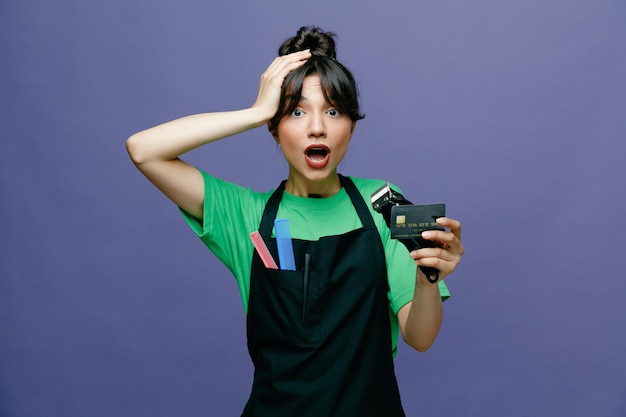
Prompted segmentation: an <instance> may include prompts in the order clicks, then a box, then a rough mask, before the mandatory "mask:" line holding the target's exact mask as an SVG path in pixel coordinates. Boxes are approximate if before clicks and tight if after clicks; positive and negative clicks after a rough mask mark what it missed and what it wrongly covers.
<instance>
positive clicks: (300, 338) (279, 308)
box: [248, 269, 321, 346]
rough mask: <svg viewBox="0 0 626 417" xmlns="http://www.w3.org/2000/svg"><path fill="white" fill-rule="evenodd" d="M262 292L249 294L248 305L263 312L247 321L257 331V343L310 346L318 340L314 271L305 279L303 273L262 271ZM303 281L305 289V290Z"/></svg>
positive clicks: (255, 333)
mask: <svg viewBox="0 0 626 417" xmlns="http://www.w3.org/2000/svg"><path fill="white" fill-rule="evenodd" d="M263 275H264V276H263V277H259V278H260V279H264V280H266V282H265V283H264V285H263V286H262V288H263V289H262V290H261V291H259V292H256V293H251V294H250V297H251V298H250V302H251V303H256V302H259V303H260V304H259V305H261V306H266V307H265V308H259V309H257V310H256V311H255V316H256V317H249V318H248V320H252V321H253V322H254V325H255V326H256V327H257V329H256V331H255V332H254V339H255V340H256V341H257V342H270V343H276V342H278V343H289V344H294V345H298V346H310V345H314V344H317V343H319V341H320V338H321V330H320V327H321V326H320V319H321V315H320V314H319V287H318V283H317V279H316V278H317V276H316V273H315V271H310V272H309V274H308V279H306V278H305V276H306V275H307V274H305V273H304V271H302V270H299V271H286V270H280V269H266V270H265V273H264V274H263ZM305 281H308V282H306V284H307V285H306V287H305V285H304V284H305Z"/></svg>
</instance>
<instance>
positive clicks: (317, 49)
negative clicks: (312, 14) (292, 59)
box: [278, 26, 337, 59]
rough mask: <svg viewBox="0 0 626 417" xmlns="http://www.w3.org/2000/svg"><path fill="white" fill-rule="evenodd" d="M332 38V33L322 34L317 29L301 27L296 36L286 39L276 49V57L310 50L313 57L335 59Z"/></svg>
mask: <svg viewBox="0 0 626 417" xmlns="http://www.w3.org/2000/svg"><path fill="white" fill-rule="evenodd" d="M334 36H335V34H334V33H331V32H324V31H323V30H321V29H320V28H318V27H314V26H302V27H301V28H300V30H298V33H297V34H296V36H294V37H292V38H289V39H287V40H286V41H285V42H283V44H282V45H281V46H280V48H278V55H281V56H282V55H287V54H291V53H294V52H298V51H304V50H305V49H310V50H311V55H313V56H317V57H321V58H332V59H335V58H336V57H337V51H335V40H334V39H333V37H334Z"/></svg>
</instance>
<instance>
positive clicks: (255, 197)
mask: <svg viewBox="0 0 626 417" xmlns="http://www.w3.org/2000/svg"><path fill="white" fill-rule="evenodd" d="M200 172H201V173H202V176H203V178H204V188H205V190H204V214H203V216H204V217H203V219H202V220H201V221H199V220H198V219H196V218H195V217H193V216H191V215H189V214H188V213H186V212H184V211H182V213H183V216H184V218H185V220H186V221H187V223H188V224H189V226H190V227H191V228H192V230H193V231H194V232H195V233H196V234H197V235H198V237H200V239H201V240H202V241H203V242H204V244H205V245H206V246H207V247H208V248H209V249H210V250H211V252H213V253H214V254H215V256H217V257H218V259H219V260H220V261H221V262H223V263H224V265H226V267H227V268H228V269H229V270H230V271H231V272H232V274H233V275H234V277H235V279H236V280H237V285H238V286H239V293H240V295H241V300H242V302H243V307H244V311H246V313H247V311H248V296H249V293H250V268H251V265H252V255H253V251H254V247H253V245H252V241H251V240H250V238H249V235H250V233H251V232H253V231H255V230H257V229H258V227H259V223H260V221H261V217H262V215H263V210H264V208H265V204H266V203H267V200H268V199H269V197H270V196H271V194H272V192H273V190H272V191H269V192H266V193H259V192H255V191H253V190H251V189H249V188H245V187H241V186H239V185H236V184H233V183H230V182H227V181H223V180H220V179H218V178H214V177H212V176H210V175H209V174H207V173H206V172H203V171H200ZM350 178H351V179H352V181H353V182H354V184H355V185H356V187H357V189H358V190H359V192H360V193H361V195H362V196H363V198H364V200H365V202H366V203H367V202H369V199H370V196H371V194H372V193H373V192H374V191H376V190H377V189H379V188H380V187H382V186H383V184H384V183H385V182H384V181H382V180H372V179H364V178H355V177H350ZM394 188H395V187H394ZM366 205H367V206H368V207H369V209H370V212H371V213H372V217H373V218H374V223H375V224H376V227H377V228H378V231H379V233H380V236H381V240H382V242H383V249H384V252H385V259H386V263H387V275H388V276H387V280H388V283H389V292H388V298H389V317H390V321H391V333H392V334H391V336H392V347H393V352H394V355H395V353H396V348H397V339H398V319H397V316H396V314H397V312H398V310H399V309H400V308H401V307H402V306H404V305H405V304H406V303H408V302H409V301H411V300H412V299H413V291H414V288H415V272H416V268H417V267H416V265H415V262H414V261H413V259H412V258H411V257H410V256H409V254H408V252H407V250H406V248H405V247H404V245H402V244H401V243H400V242H398V241H397V240H394V239H391V238H390V236H389V228H388V227H387V225H386V224H385V221H384V219H383V217H382V216H381V215H380V214H378V213H376V212H374V210H373V209H372V208H371V205H370V204H366ZM276 218H284V219H289V226H290V229H291V235H292V237H293V238H294V239H304V240H318V239H319V238H320V237H322V236H332V235H339V234H343V233H346V232H349V231H351V230H354V229H358V228H360V227H361V226H362V225H361V221H360V219H359V217H358V214H357V212H356V210H355V209H354V206H353V204H352V201H351V200H350V197H349V196H348V194H347V193H346V191H345V189H343V188H342V189H341V191H339V192H338V193H337V194H335V195H333V196H332V197H328V198H306V197H297V196H294V195H292V194H289V193H288V192H287V191H285V192H284V194H283V198H282V201H281V203H280V206H279V208H278V214H277V215H276ZM439 291H440V294H441V297H442V299H443V300H445V299H447V298H448V297H449V296H450V293H449V292H448V289H447V287H446V285H445V284H444V283H443V281H440V282H439Z"/></svg>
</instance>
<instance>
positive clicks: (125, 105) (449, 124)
mask: <svg viewBox="0 0 626 417" xmlns="http://www.w3.org/2000/svg"><path fill="white" fill-rule="evenodd" d="M372 4H375V5H369V4H368V2H361V1H337V0H334V1H327V0H323V1H311V2H294V1H290V2H286V1H285V2H283V1H233V2H226V1H222V2H214V1H213V2H209V1H198V0H180V1H176V2H173V1H172V2H154V1H147V0H143V1H140V0H134V1H128V0H124V1H121V0H109V1H100V2H87V1H78V0H76V1H63V0H59V1H55V2H47V1H42V0H33V1H21V0H2V1H0V105H1V107H0V132H1V135H2V141H1V144H2V146H1V150H0V152H1V154H2V162H1V163H0V196H1V197H0V198H1V200H0V415H1V416H3V417H4V416H6V417H13V416H20V417H30V416H37V417H39V416H64V417H67V416H90V417H96V416H117V417H125V416H147V415H150V416H189V417H192V416H235V415H239V413H240V412H241V410H242V407H243V405H244V403H245V401H246V399H247V395H248V393H249V389H250V385H251V372H252V370H251V366H250V361H249V359H248V356H247V351H246V345H245V324H244V320H245V319H244V314H243V310H242V307H241V304H240V300H239V296H238V293H237V289H236V286H235V282H234V280H233V279H232V278H231V277H230V275H229V273H228V271H227V270H226V268H225V267H223V266H222V265H221V264H219V262H218V261H217V260H216V259H215V257H214V256H213V255H212V254H211V253H210V252H208V250H206V249H205V247H204V246H203V245H202V243H201V242H200V241H199V240H197V239H196V238H195V237H194V235H193V233H192V232H191V231H190V230H189V229H188V228H187V226H186V225H185V224H184V222H183V220H182V219H181V218H180V216H179V214H178V212H177V209H176V207H174V205H173V204H172V203H170V202H169V201H168V200H166V199H165V198H164V197H163V196H162V195H160V194H159V192H158V191H157V190H156V189H154V188H153V187H152V186H151V185H150V184H149V183H148V182H147V181H146V180H145V179H144V178H143V177H142V176H141V175H140V174H139V172H138V171H136V169H135V168H134V167H133V166H132V164H131V162H130V160H129V159H128V157H127V155H126V151H125V147H124V142H125V140H126V138H127V137H128V136H129V135H130V134H132V133H134V132H136V131H139V130H142V129H144V128H147V127H149V126H152V125H155V124H157V123H160V122H164V121H167V120H170V119H173V118H176V117H179V116H184V115H188V114H191V113H197V112H205V111H216V110H230V109H237V108H242V107H245V106H248V105H250V104H251V103H252V102H253V101H254V99H255V98H256V91H257V86H258V80H259V76H260V74H261V73H262V72H263V70H264V69H265V67H266V66H267V65H268V64H269V63H270V62H271V60H272V59H273V57H274V55H275V53H276V52H275V51H276V49H277V47H278V45H279V44H280V42H282V40H284V39H285V38H286V37H287V36H290V35H292V34H293V33H295V31H296V30H297V28H298V27H299V26H301V25H305V24H316V25H320V26H322V27H323V28H325V29H327V30H332V31H335V32H337V33H338V35H339V37H338V48H339V50H338V52H339V58H340V59H341V60H342V61H343V62H344V63H345V64H346V65H348V66H349V67H350V68H351V69H352V70H353V71H354V73H355V76H356V77H357V79H358V81H359V83H360V87H361V92H362V101H363V106H364V110H365V112H366V113H367V117H366V119H364V120H363V121H361V122H359V125H358V127H357V131H356V134H355V137H354V138H353V141H352V144H351V149H350V151H349V153H348V155H347V157H346V159H345V161H344V162H343V164H342V166H341V167H340V170H341V172H343V173H344V174H350V175H357V176H366V177H377V178H384V179H388V180H390V181H392V182H395V183H397V184H398V185H399V186H400V187H401V188H402V189H403V191H404V193H405V195H406V196H407V197H408V198H409V199H411V200H413V201H414V202H423V203H427V202H438V201H445V202H446V203H447V204H448V213H449V215H450V216H451V217H455V218H458V219H460V220H462V222H463V227H464V229H463V233H464V244H465V247H466V256H465V257H464V260H463V263H462V264H461V266H460V267H459V269H458V270H457V272H456V273H455V274H454V275H453V276H451V277H450V278H449V279H448V280H447V281H446V282H447V283H448V286H449V287H450V289H451V291H452V292H453V297H452V298H451V299H450V300H449V301H448V302H447V303H446V308H445V310H446V312H445V323H444V326H443V328H442V331H441V334H440V336H439V339H438V340H437V342H436V343H435V345H434V346H433V347H432V349H431V350H430V351H428V352H427V353H424V354H418V353H414V352H410V351H409V350H408V349H407V348H406V347H405V346H404V345H403V344H402V343H401V344H400V352H399V354H398V357H397V360H396V367H397V373H398V378H399V382H400V385H401V390H402V394H403V400H404V403H405V407H406V411H407V414H408V415H410V416H416V415H422V416H433V417H434V416H451V415H455V416H464V417H466V416H481V417H482V416H508V417H521V416H568V417H571V416H607V417H609V416H615V417H621V416H624V415H625V414H626V396H625V395H624V394H625V392H626V359H625V352H626V320H625V319H626V314H625V313H626V309H625V308H624V294H625V291H626V283H625V279H624V278H625V277H624V273H623V268H622V267H621V266H622V264H623V258H624V249H625V248H626V242H625V238H624V236H625V231H626V230H625V227H624V214H625V213H626V202H625V201H624V200H625V199H624V188H625V187H624V179H625V178H626V169H625V168H624V166H625V164H624V159H625V156H626V143H625V138H626V122H625V120H626V117H625V116H626V81H625V77H624V74H626V57H625V52H624V51H625V50H626V48H625V47H624V45H625V40H626V25H625V24H624V22H625V21H626V3H624V2H623V1H618V0H615V1H607V0H596V1H571V0H529V1H514V0H506V1H495V0H491V1H486V0H478V1H460V0H451V1H438V2H410V1H396V0H388V1H386V2H384V4H383V3H381V2H375V3H372ZM186 159H187V160H188V161H189V162H191V163H194V164H196V165H198V166H200V167H202V168H203V169H206V170H208V171H210V172H212V173H214V174H216V175H218V176H220V177H222V178H225V179H227V180H231V181H236V182H239V183H241V184H243V185H245V186H250V187H253V188H255V189H258V190H266V189H269V188H273V187H274V186H275V185H276V184H277V183H278V181H280V180H281V179H282V178H284V177H285V175H286V165H285V163H284V162H283V159H282V156H281V154H280V153H279V151H278V150H277V148H276V146H275V145H274V143H273V141H272V139H271V137H270V135H269V134H268V133H267V131H266V130H265V129H264V128H260V129H257V130H255V131H252V132H247V133H246V134H242V135H240V136H238V137H236V138H230V139H227V140H224V141H221V142H218V143H215V144H212V145H210V146H207V147H205V148H202V149H199V150H197V151H194V152H193V153H191V154H189V155H188V156H187V158H186Z"/></svg>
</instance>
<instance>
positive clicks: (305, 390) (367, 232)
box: [242, 175, 404, 417]
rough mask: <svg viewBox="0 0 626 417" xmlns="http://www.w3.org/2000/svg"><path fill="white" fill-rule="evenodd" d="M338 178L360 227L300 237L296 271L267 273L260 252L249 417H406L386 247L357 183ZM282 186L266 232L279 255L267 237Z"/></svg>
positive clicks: (254, 285)
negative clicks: (393, 334) (397, 365)
mask: <svg viewBox="0 0 626 417" xmlns="http://www.w3.org/2000/svg"><path fill="white" fill-rule="evenodd" d="M339 178H340V181H341V184H342V186H343V187H344V188H345V189H346V192H347V194H348V196H349V197H350V199H351V201H352V204H353V205H354V208H355V209H356V211H357V213H358V215H359V218H360V219H361V223H362V224H363V227H362V228H360V229H357V230H353V231H350V232H348V233H345V234H342V235H337V236H327V237H322V238H320V239H319V240H318V241H306V240H300V239H293V246H294V255H295V260H296V271H284V270H273V269H267V268H265V267H264V266H263V263H262V262H261V259H260V258H259V256H258V254H257V253H256V251H255V253H254V255H253V259H252V270H251V276H250V297H249V303H248V315H247V336H248V351H249V353H250V357H251V359H252V362H253V364H254V369H255V370H254V383H253V386H252V392H251V394H250V399H249V400H248V403H247V404H246V407H245V409H244V411H243V414H242V417H243V416H245V417H283V416H284V417H295V416H298V417H305V416H311V417H313V416H314V417H331V416H342V417H349V416H359V417H369V416H372V417H400V416H404V412H403V410H402V405H401V403H400V394H399V391H398V385H397V382H396V377H395V373H394V368H393V358H392V348H391V327H390V323H389V301H388V298H387V291H388V284H387V268H386V264H385V255H384V251H383V246H382V242H381V239H380V235H379V233H378V230H377V228H376V225H375V224H374V220H373V219H372V216H371V214H370V212H369V210H368V208H367V206H366V204H365V202H364V200H363V198H362V197H361V194H360V193H359V191H358V190H357V188H356V186H355V185H354V183H353V182H352V180H350V179H349V178H347V177H343V176H341V175H340V176H339ZM284 189H285V181H283V182H282V183H281V184H280V186H279V187H278V188H277V189H276V191H275V192H274V193H273V194H272V196H271V197H270V199H269V200H268V202H267V205H266V206H265V210H264V212H263V217H262V219H261V224H260V226H259V232H260V234H261V236H262V237H263V239H264V241H265V243H266V244H267V246H268V248H269V250H270V252H271V253H272V255H273V256H274V259H278V255H277V254H278V252H277V247H276V239H274V238H271V237H270V236H271V233H272V227H273V223H274V219H275V218H276V213H277V212H278V206H279V204H280V201H281V199H282V195H283V191H284ZM328 221H329V222H332V221H333V219H332V218H329V219H328ZM305 259H308V260H307V261H306V262H305Z"/></svg>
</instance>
